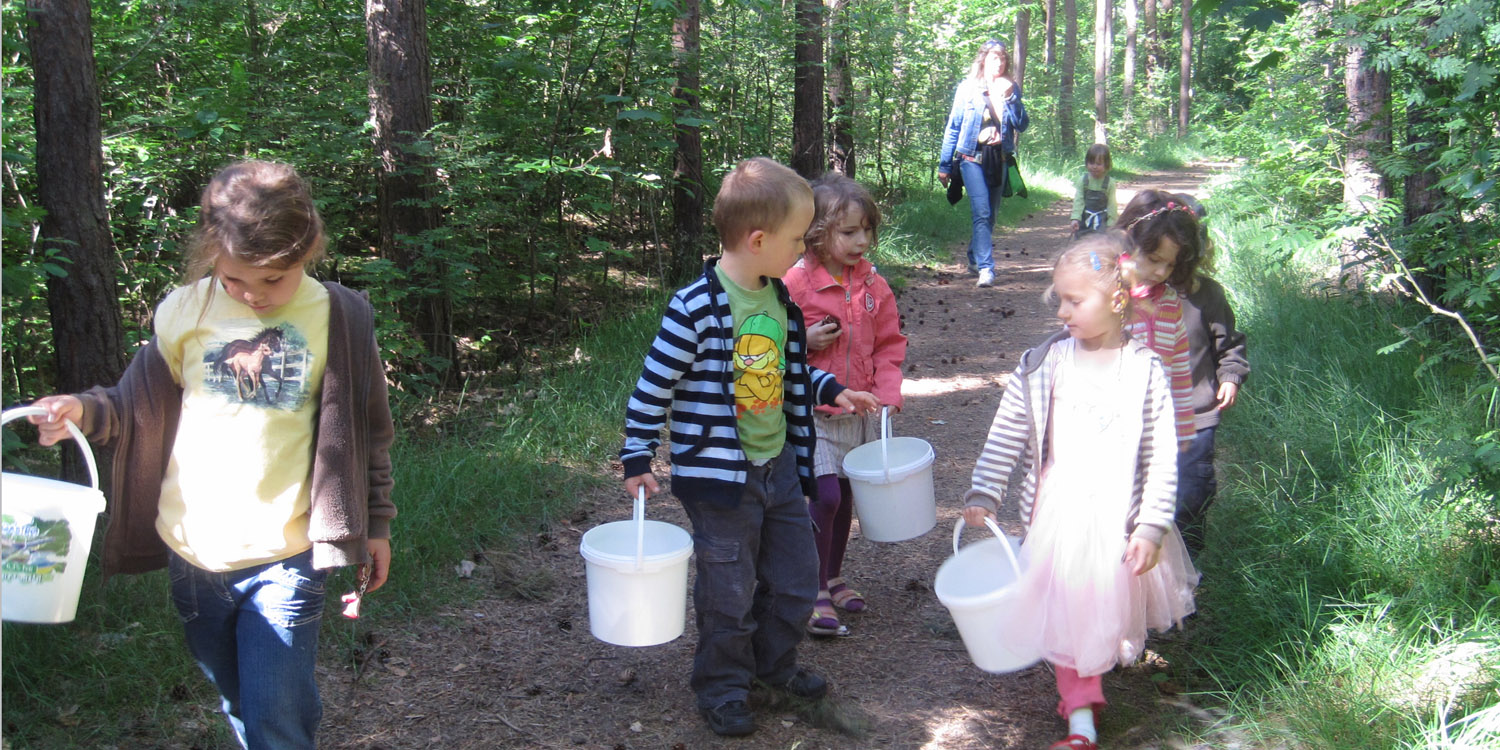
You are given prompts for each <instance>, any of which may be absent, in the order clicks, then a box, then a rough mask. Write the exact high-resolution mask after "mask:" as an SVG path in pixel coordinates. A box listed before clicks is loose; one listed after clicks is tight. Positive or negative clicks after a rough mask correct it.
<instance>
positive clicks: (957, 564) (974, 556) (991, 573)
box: [932, 518, 1042, 673]
mask: <svg viewBox="0 0 1500 750" xmlns="http://www.w3.org/2000/svg"><path fill="white" fill-rule="evenodd" d="M984 520H985V525H987V526H989V527H990V531H991V532H994V534H995V536H994V538H992V539H986V540H984V541H982V542H978V543H976V544H971V545H969V546H967V547H964V548H963V549H962V550H960V549H959V548H958V539H959V536H960V535H961V534H963V530H964V519H962V518H960V519H958V523H956V524H955V525H954V526H953V557H950V558H948V559H947V560H946V561H945V562H944V563H943V565H942V567H940V568H938V572H937V579H936V580H934V581H933V584H932V590H933V591H934V592H936V593H937V597H938V601H940V602H942V603H943V606H945V607H947V608H948V612H949V613H950V614H952V615H953V623H954V624H955V625H957V626H958V635H959V637H960V638H962V639H963V642H964V648H966V649H968V651H969V658H970V659H971V660H973V662H974V665H975V666H977V667H979V668H980V669H982V670H984V671H986V672H995V673H1000V672H1014V671H1016V670H1020V669H1025V668H1026V667H1029V666H1031V665H1032V664H1035V663H1036V662H1037V661H1039V660H1040V659H1041V658H1042V654H1041V652H1040V648H1039V646H1038V644H1036V643H1030V644H1020V643H1002V642H1001V641H1000V630H999V628H1000V624H1001V619H1002V616H1003V614H1004V613H1005V612H1006V611H1007V610H1009V609H1010V608H1011V607H1013V606H1015V603H1014V602H1012V601H1010V599H1011V594H1012V593H1013V592H1014V587H1013V586H1012V584H1014V583H1015V582H1016V579H1017V578H1019V577H1020V575H1021V564H1020V562H1019V561H1018V560H1017V559H1016V553H1017V552H1019V551H1020V548H1021V540H1019V539H1016V538H1014V537H1010V536H1006V535H1005V534H1004V533H1003V532H1001V531H1000V527H999V526H997V525H996V524H995V522H994V520H992V519H989V518H986V519H984Z"/></svg>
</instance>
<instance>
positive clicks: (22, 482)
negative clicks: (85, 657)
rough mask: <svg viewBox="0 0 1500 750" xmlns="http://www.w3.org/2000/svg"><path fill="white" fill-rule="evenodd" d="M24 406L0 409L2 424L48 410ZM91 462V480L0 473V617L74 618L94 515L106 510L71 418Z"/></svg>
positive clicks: (85, 443) (28, 619)
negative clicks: (83, 482)
mask: <svg viewBox="0 0 1500 750" xmlns="http://www.w3.org/2000/svg"><path fill="white" fill-rule="evenodd" d="M46 413H47V410H46V409H42V408H40V407H35V406H23V407H21V408H18V409H11V410H10V411H7V412H5V413H4V414H0V424H5V423H6V422H9V421H11V420H13V419H16V418H17V417H25V416H30V415H33V414H36V415H45V414H46ZM67 425H68V432H70V433H72V434H73V439H74V440H76V441H77V442H78V447H79V448H80V449H81V450H82V451H83V458H84V460H85V462H86V463H88V467H89V479H90V480H91V481H92V482H93V484H92V485H91V486H87V487H85V486H84V485H81V484H73V483H71V482H62V481H58V480H56V479H43V478H42V477H33V476H27V475H25V474H11V473H9V472H5V473H4V474H3V475H0V529H3V532H0V535H3V543H0V550H3V552H0V619H4V620H8V621H10V622H35V623H60V622H72V621H73V617H74V616H75V615H77V614H78V595H79V594H80V593H81V592H82V591H83V569H84V567H85V565H86V563H87V562H88V559H89V547H90V546H91V545H92V544H93V542H94V521H96V520H97V519H98V516H99V514H100V513H102V512H104V495H103V494H102V493H100V492H99V467H98V466H97V465H96V464H95V463H94V453H93V451H91V450H89V443H88V441H87V440H85V439H84V437H83V433H82V432H80V431H79V430H78V426H77V425H75V424H73V423H72V422H68V423H67Z"/></svg>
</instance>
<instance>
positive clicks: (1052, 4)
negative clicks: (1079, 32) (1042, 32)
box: [1042, 0, 1057, 70]
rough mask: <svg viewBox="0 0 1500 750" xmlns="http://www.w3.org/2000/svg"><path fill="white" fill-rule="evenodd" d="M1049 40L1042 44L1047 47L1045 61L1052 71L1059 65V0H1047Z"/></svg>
mask: <svg viewBox="0 0 1500 750" xmlns="http://www.w3.org/2000/svg"><path fill="white" fill-rule="evenodd" d="M1045 7H1046V12H1047V38H1046V39H1045V40H1044V41H1043V42H1042V44H1043V46H1045V47H1046V52H1045V53H1044V56H1043V61H1044V62H1045V64H1046V65H1047V69H1048V70H1051V69H1052V68H1053V67H1054V66H1056V65H1057V0H1047V3H1046V6H1045Z"/></svg>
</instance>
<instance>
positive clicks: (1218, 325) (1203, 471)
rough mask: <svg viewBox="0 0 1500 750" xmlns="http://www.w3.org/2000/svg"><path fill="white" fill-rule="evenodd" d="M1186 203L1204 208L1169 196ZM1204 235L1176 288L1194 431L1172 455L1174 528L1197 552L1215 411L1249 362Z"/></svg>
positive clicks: (1234, 394)
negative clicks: (1184, 282)
mask: <svg viewBox="0 0 1500 750" xmlns="http://www.w3.org/2000/svg"><path fill="white" fill-rule="evenodd" d="M1172 197H1173V198H1174V199H1175V200H1176V201H1178V202H1181V203H1184V204H1186V205H1187V206H1188V207H1189V208H1191V209H1192V210H1193V214H1194V215H1195V216H1197V217H1198V220H1199V228H1200V230H1201V229H1202V228H1203V223H1202V220H1203V217H1204V216H1206V215H1207V213H1208V211H1207V210H1206V209H1204V208H1203V205H1202V204H1200V203H1198V201H1196V200H1194V199H1193V198H1192V196H1188V195H1184V194H1181V193H1177V194H1174V195H1173V196H1172ZM1199 234H1200V235H1201V236H1202V237H1203V239H1202V240H1201V242H1202V245H1203V259H1202V261H1201V262H1200V263H1199V264H1198V269H1199V271H1200V272H1199V273H1197V274H1194V275H1193V277H1192V278H1191V279H1189V280H1188V286H1187V287H1186V288H1183V289H1179V290H1178V291H1179V292H1180V293H1181V294H1182V295H1183V305H1182V323H1183V327H1184V329H1185V330H1186V331H1187V338H1188V352H1189V358H1190V360H1191V362H1190V367H1191V369H1192V378H1193V420H1194V425H1193V426H1194V427H1195V428H1196V432H1195V433H1194V437H1193V442H1192V444H1191V445H1189V446H1188V449H1187V450H1186V451H1183V452H1182V453H1180V454H1178V456H1177V526H1178V528H1179V529H1181V530H1182V540H1183V542H1185V543H1186V544H1187V548H1188V551H1189V552H1191V553H1193V554H1194V555H1197V554H1198V553H1199V552H1201V551H1202V550H1203V541H1204V531H1205V526H1206V525H1207V524H1206V521H1207V513H1208V506H1209V505H1211V504H1212V503H1213V500H1214V495H1215V493H1216V491H1217V490H1218V480H1217V479H1216V478H1215V476H1214V433H1215V432H1216V431H1217V430H1218V427H1219V415H1220V413H1221V412H1222V411H1224V410H1225V409H1228V408H1229V407H1231V406H1234V403H1235V401H1236V399H1238V397H1239V392H1240V388H1241V386H1243V385H1244V382H1245V379H1246V378H1247V377H1249V375H1250V360H1249V359H1248V358H1247V356H1246V354H1245V334H1244V332H1243V331H1239V330H1236V329H1235V327H1234V310H1233V309H1232V308H1230V306H1229V299H1228V297H1226V296H1225V294H1224V287H1222V286H1220V285H1219V282H1217V281H1214V280H1213V279H1211V278H1209V277H1208V276H1207V275H1205V274H1204V273H1202V272H1203V271H1212V270H1213V245H1212V244H1211V243H1209V241H1208V239H1207V233H1206V232H1202V231H1200V232H1199Z"/></svg>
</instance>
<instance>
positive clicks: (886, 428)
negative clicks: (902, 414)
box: [880, 406, 891, 484]
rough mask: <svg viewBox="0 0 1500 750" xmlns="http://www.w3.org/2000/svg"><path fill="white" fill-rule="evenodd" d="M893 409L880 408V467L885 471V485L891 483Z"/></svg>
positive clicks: (887, 407) (888, 407)
mask: <svg viewBox="0 0 1500 750" xmlns="http://www.w3.org/2000/svg"><path fill="white" fill-rule="evenodd" d="M890 440H891V407H890V406H882V407H880V465H881V467H882V468H884V469H885V483H886V484H890V483H891V447H890Z"/></svg>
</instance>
